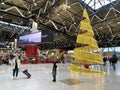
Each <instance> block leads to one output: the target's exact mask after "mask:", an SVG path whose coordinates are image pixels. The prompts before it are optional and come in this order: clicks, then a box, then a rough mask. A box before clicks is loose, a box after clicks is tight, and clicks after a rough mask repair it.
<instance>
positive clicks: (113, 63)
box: [111, 54, 118, 70]
mask: <svg viewBox="0 0 120 90" xmlns="http://www.w3.org/2000/svg"><path fill="white" fill-rule="evenodd" d="M117 60H118V58H117V56H116V55H115V54H114V55H113V56H112V58H111V61H112V66H113V69H114V70H116V67H115V64H116V63H117Z"/></svg>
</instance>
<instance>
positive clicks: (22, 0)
mask: <svg viewBox="0 0 120 90" xmlns="http://www.w3.org/2000/svg"><path fill="white" fill-rule="evenodd" d="M86 1H87V2H86ZM103 1H104V2H106V1H107V4H106V5H105V6H104V2H103ZM108 2H109V3H108ZM98 4H99V6H100V7H99V8H97V6H98ZM85 7H86V9H87V11H88V14H89V17H90V20H91V25H92V27H93V30H94V33H95V38H96V40H97V41H98V44H99V46H100V47H109V46H110V47H111V46H119V44H120V28H119V27H120V0H0V30H1V31H0V32H1V33H0V36H5V35H6V33H7V35H8V36H7V38H13V37H16V36H19V35H22V34H25V33H29V32H30V29H31V26H32V22H33V21H36V22H37V23H38V29H39V30H53V31H55V35H56V39H55V42H57V41H59V42H67V43H69V42H68V41H71V42H74V43H75V39H76V36H77V34H78V32H79V27H80V26H79V24H80V21H81V20H82V13H83V9H84V8H85ZM3 22H4V23H3ZM5 22H6V24H5ZM22 26H23V27H24V28H23V27H22ZM72 45H74V44H72Z"/></svg>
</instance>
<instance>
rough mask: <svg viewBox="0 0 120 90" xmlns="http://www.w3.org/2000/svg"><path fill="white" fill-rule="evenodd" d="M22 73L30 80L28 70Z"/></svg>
mask: <svg viewBox="0 0 120 90" xmlns="http://www.w3.org/2000/svg"><path fill="white" fill-rule="evenodd" d="M23 73H24V74H25V75H26V76H27V77H28V78H30V77H31V74H30V73H28V70H27V69H26V70H24V71H23Z"/></svg>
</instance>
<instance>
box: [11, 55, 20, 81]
mask: <svg viewBox="0 0 120 90" xmlns="http://www.w3.org/2000/svg"><path fill="white" fill-rule="evenodd" d="M12 65H13V79H17V77H18V72H19V69H21V63H20V59H19V57H18V56H17V55H15V57H14V58H13V61H12Z"/></svg>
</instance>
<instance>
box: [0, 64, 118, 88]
mask: <svg viewBox="0 0 120 90" xmlns="http://www.w3.org/2000/svg"><path fill="white" fill-rule="evenodd" d="M57 65H58V71H57V82H52V75H51V70H52V64H39V65H35V64H34V65H33V64H29V65H22V68H23V69H28V70H29V72H30V73H31V75H32V77H31V78H30V79H26V76H25V75H24V74H23V73H22V72H19V77H18V80H12V68H11V66H6V65H2V66H0V90H120V62H118V63H117V65H116V67H117V69H116V71H114V70H113V68H112V66H110V65H109V63H107V66H106V67H105V71H107V74H106V75H83V74H78V73H73V72H72V73H71V72H69V64H68V63H66V64H57ZM66 80H68V81H71V80H74V81H75V82H76V84H73V85H71V84H72V83H70V84H67V83H65V82H64V81H66Z"/></svg>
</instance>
